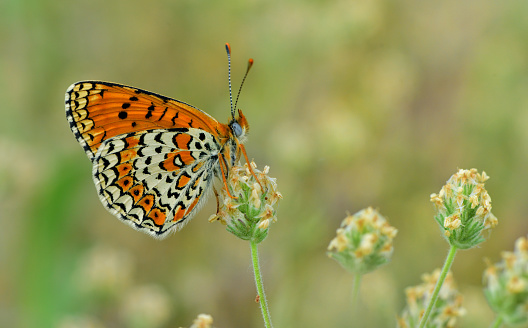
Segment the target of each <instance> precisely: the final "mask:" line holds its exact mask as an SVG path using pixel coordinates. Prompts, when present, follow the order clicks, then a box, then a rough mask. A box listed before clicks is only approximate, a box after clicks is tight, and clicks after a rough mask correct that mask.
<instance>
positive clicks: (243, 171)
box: [209, 162, 282, 328]
mask: <svg viewBox="0 0 528 328" xmlns="http://www.w3.org/2000/svg"><path fill="white" fill-rule="evenodd" d="M268 172H269V167H268V166H266V167H264V169H263V170H262V171H260V170H258V169H257V166H256V164H255V163H254V162H251V163H250V164H249V165H248V164H247V163H246V164H245V165H244V166H233V167H232V168H231V171H230V173H229V179H228V181H227V188H229V192H228V191H227V190H226V189H225V188H224V189H222V191H221V195H220V196H221V200H222V202H221V203H220V202H219V209H218V212H217V213H216V214H215V215H213V216H212V217H211V218H210V219H209V221H210V222H213V221H219V222H221V223H222V224H224V225H225V226H226V230H227V231H228V232H230V233H232V234H233V235H235V236H236V237H238V238H240V239H242V240H247V241H249V243H250V246H251V260H252V262H253V273H254V275H255V284H256V287H257V293H258V297H259V298H258V299H259V304H260V309H261V311H262V318H263V319H264V324H265V326H266V328H271V327H273V325H272V323H271V317H270V313H269V308H268V302H267V299H266V295H265V292H264V285H263V283H262V275H261V272H260V265H259V259H258V249H257V248H258V244H259V243H261V242H262V241H263V240H264V239H265V238H266V237H267V236H268V233H269V229H270V225H271V223H274V222H276V221H277V216H276V207H277V206H278V202H279V201H280V200H281V199H282V194H281V193H280V192H279V191H278V190H277V183H276V180H275V179H274V178H270V177H269V176H268ZM257 179H258V180H257Z"/></svg>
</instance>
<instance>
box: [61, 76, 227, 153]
mask: <svg viewBox="0 0 528 328" xmlns="http://www.w3.org/2000/svg"><path fill="white" fill-rule="evenodd" d="M65 102H66V116H67V118H68V121H69V123H70V128H71V130H72V132H73V133H74V135H75V137H76V138H77V140H78V141H79V143H80V144H81V146H82V147H83V148H84V151H85V152H86V154H87V155H88V157H89V158H90V159H91V160H93V158H94V156H95V154H96V153H97V149H98V148H99V147H100V146H101V144H102V143H103V142H104V141H105V140H107V139H110V138H112V137H115V136H118V135H120V134H124V133H129V132H136V131H145V130H152V129H171V128H196V129H201V130H204V131H206V132H209V133H211V134H214V135H216V136H217V138H225V136H228V135H229V131H228V129H229V127H228V126H227V125H225V124H220V123H218V121H216V120H215V119H214V118H213V117H211V116H210V115H208V114H207V113H205V112H203V111H201V110H199V109H198V108H195V107H192V106H190V105H188V104H186V103H183V102H181V101H178V100H175V99H172V98H168V97H165V96H162V95H158V94H155V93H152V92H149V91H145V90H141V89H137V88H134V87H130V86H125V85H122V84H117V83H109V82H101V81H82V82H77V83H74V84H72V85H71V86H70V87H69V88H68V90H67V91H66V97H65Z"/></svg>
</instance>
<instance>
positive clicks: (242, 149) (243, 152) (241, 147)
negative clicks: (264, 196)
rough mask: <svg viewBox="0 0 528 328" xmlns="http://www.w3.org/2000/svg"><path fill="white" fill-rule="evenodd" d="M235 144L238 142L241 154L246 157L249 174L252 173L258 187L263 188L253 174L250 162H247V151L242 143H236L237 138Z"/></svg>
mask: <svg viewBox="0 0 528 328" xmlns="http://www.w3.org/2000/svg"><path fill="white" fill-rule="evenodd" d="M237 144H238V147H240V150H241V151H242V154H243V155H244V158H245V159H246V163H247V164H248V168H249V172H251V175H253V177H254V178H255V180H257V182H258V184H259V185H260V189H262V190H264V188H263V187H262V184H261V183H260V181H259V179H258V178H257V176H256V175H255V172H253V167H252V166H251V163H250V162H249V159H248V156H247V153H246V148H244V145H243V144H241V143H238V140H237Z"/></svg>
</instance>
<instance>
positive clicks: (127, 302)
mask: <svg viewBox="0 0 528 328" xmlns="http://www.w3.org/2000/svg"><path fill="white" fill-rule="evenodd" d="M170 314H171V301H170V296H169V294H168V293H167V292H166V291H165V290H164V289H162V288H161V287H160V286H157V285H146V286H138V287H134V288H132V289H130V290H128V292H127V293H126V294H125V297H123V304H122V306H121V317H122V319H123V321H124V322H125V323H126V326H127V327H149V328H155V327H163V326H165V324H166V323H167V321H168V320H169V319H170Z"/></svg>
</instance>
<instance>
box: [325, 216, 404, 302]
mask: <svg viewBox="0 0 528 328" xmlns="http://www.w3.org/2000/svg"><path fill="white" fill-rule="evenodd" d="M397 233H398V230H396V228H394V227H392V226H391V225H390V224H389V223H388V222H387V220H386V219H385V218H384V217H383V216H382V215H381V214H380V213H379V212H378V211H377V210H374V209H372V207H368V208H366V209H363V210H361V211H359V212H357V213H356V214H354V215H350V214H348V215H347V217H346V218H345V219H344V220H343V222H342V223H341V227H340V228H339V229H337V236H336V237H335V238H334V239H332V241H331V242H330V244H329V245H328V253H327V254H328V256H329V257H330V258H333V259H334V260H336V261H337V262H338V263H339V264H341V266H343V267H344V268H345V269H346V270H347V271H349V272H350V273H352V274H353V275H354V286H353V292H352V295H353V298H354V299H357V297H358V294H359V288H360V284H361V276H362V275H364V274H365V273H368V272H371V271H373V270H376V269H377V268H378V267H380V266H381V265H383V264H385V263H387V262H388V261H389V260H390V257H391V255H392V252H393V239H394V237H396V234H397Z"/></svg>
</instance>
